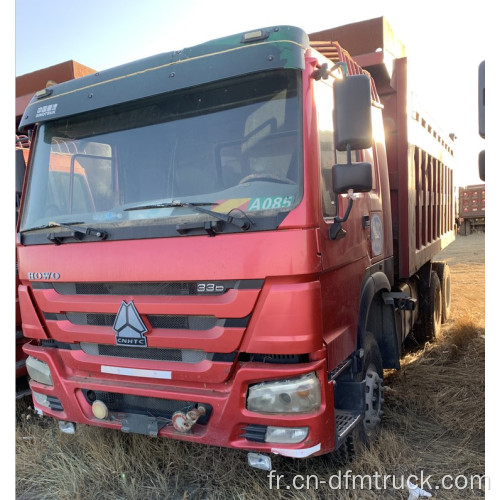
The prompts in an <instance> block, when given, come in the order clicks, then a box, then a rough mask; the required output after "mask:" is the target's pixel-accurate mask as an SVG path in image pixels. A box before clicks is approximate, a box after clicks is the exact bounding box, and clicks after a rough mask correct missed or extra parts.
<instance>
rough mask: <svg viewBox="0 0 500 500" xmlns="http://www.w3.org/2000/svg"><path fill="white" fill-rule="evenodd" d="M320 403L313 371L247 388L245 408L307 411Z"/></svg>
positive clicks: (280, 411) (319, 394) (318, 388)
mask: <svg viewBox="0 0 500 500" xmlns="http://www.w3.org/2000/svg"><path fill="white" fill-rule="evenodd" d="M320 404H321V392H320V387H319V380H318V378H317V377H316V374H314V373H308V374H307V375H303V376H302V377H299V378H295V379H291V380H279V381H277V382H263V383H261V384H256V385H253V386H251V387H250V388H249V389H248V396H247V408H248V409H249V410H250V411H255V412H257V413H308V412H312V411H315V410H317V409H318V408H319V406H320Z"/></svg>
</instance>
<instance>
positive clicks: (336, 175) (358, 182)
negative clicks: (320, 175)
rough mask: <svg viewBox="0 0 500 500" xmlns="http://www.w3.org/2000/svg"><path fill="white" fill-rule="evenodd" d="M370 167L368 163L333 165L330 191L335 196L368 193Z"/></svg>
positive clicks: (369, 187) (370, 187) (370, 178)
mask: <svg viewBox="0 0 500 500" xmlns="http://www.w3.org/2000/svg"><path fill="white" fill-rule="evenodd" d="M372 184H373V179H372V166H371V165H370V164H369V163H352V164H347V165H334V166H333V168H332V189H333V192H334V193H336V194H345V193H348V192H349V191H351V190H352V191H353V192H354V193H368V192H370V191H371V190H372Z"/></svg>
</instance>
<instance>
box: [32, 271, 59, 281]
mask: <svg viewBox="0 0 500 500" xmlns="http://www.w3.org/2000/svg"><path fill="white" fill-rule="evenodd" d="M60 277H61V275H60V274H59V273H52V272H43V273H28V279H29V280H39V281H40V280H58V279H59V278H60Z"/></svg>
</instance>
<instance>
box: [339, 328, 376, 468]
mask: <svg viewBox="0 0 500 500" xmlns="http://www.w3.org/2000/svg"><path fill="white" fill-rule="evenodd" d="M363 351H364V354H363V358H362V359H363V368H362V370H361V372H360V373H359V374H358V375H357V377H356V379H357V380H358V381H361V380H365V384H366V387H365V391H366V392H365V414H364V417H363V421H362V422H361V423H360V424H359V425H358V426H357V427H356V428H355V429H354V431H353V432H352V433H351V435H350V436H348V437H347V439H346V440H345V442H344V444H343V445H342V446H341V447H340V448H339V449H338V450H337V452H336V453H337V457H338V459H339V460H340V461H341V462H343V463H345V462H348V461H350V460H352V459H353V458H354V457H355V456H357V455H358V454H359V453H360V451H361V450H362V449H363V448H365V447H369V446H370V445H371V444H372V443H373V442H374V441H375V440H376V439H377V437H378V435H379V433H380V429H381V426H382V416H383V414H384V412H383V404H384V397H383V396H384V372H383V365H382V356H381V354H380V349H379V346H378V344H377V341H376V340H375V337H374V336H373V334H372V333H371V332H366V333H365V339H364V345H363Z"/></svg>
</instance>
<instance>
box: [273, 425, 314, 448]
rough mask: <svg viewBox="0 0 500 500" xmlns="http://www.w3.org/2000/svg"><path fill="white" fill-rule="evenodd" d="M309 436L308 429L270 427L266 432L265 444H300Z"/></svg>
mask: <svg viewBox="0 0 500 500" xmlns="http://www.w3.org/2000/svg"><path fill="white" fill-rule="evenodd" d="M308 434H309V428H308V427H272V426H269V427H268V428H267V430H266V437H265V441H266V443H281V444H284V443H289V444H294V443H300V442H302V441H304V439H305V438H306V437H307V436H308Z"/></svg>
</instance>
